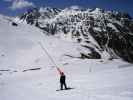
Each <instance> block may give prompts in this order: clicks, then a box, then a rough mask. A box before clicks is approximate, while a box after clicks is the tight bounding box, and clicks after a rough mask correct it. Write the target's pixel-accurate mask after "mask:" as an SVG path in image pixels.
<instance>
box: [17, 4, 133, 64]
mask: <svg viewBox="0 0 133 100" xmlns="http://www.w3.org/2000/svg"><path fill="white" fill-rule="evenodd" d="M16 19H17V21H16V22H26V23H27V24H30V25H34V26H36V27H38V28H40V29H41V30H43V32H44V34H47V35H55V36H57V35H58V36H59V37H60V38H63V39H65V40H68V41H73V42H78V43H79V44H80V45H81V47H82V48H85V49H86V51H84V52H83V51H80V56H79V58H83V59H84V58H92V59H100V58H103V57H105V55H108V58H109V59H114V58H122V59H123V60H125V61H128V62H133V19H132V17H131V16H130V15H129V14H127V13H121V12H117V11H106V10H103V9H100V8H95V9H84V8H81V7H78V6H72V7H69V8H65V9H58V8H50V7H46V8H40V9H37V8H34V9H31V10H29V11H28V12H26V13H24V14H23V15H21V16H20V17H17V18H16Z"/></svg>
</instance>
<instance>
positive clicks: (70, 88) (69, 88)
mask: <svg viewBox="0 0 133 100" xmlns="http://www.w3.org/2000/svg"><path fill="white" fill-rule="evenodd" d="M72 89H75V88H72V87H68V88H67V89H62V90H61V89H58V90H56V91H64V90H66V91H67V90H72Z"/></svg>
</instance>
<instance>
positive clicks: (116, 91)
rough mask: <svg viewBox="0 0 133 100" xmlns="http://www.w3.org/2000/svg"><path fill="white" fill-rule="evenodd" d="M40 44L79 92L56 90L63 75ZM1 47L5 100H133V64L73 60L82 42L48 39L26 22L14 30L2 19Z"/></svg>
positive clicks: (0, 95) (1, 96)
mask: <svg viewBox="0 0 133 100" xmlns="http://www.w3.org/2000/svg"><path fill="white" fill-rule="evenodd" d="M39 42H41V43H42V45H43V46H44V47H45V49H46V50H47V51H48V53H49V54H50V55H51V56H52V58H53V60H54V61H55V62H56V64H57V66H58V67H60V68H61V69H62V70H63V71H64V73H65V74H66V77H67V80H66V81H67V82H66V83H67V85H68V87H71V88H74V89H71V90H63V91H56V90H57V89H60V84H59V74H58V72H57V70H56V68H55V65H54V64H53V63H52V62H51V60H50V59H49V58H48V56H47V54H46V53H45V52H44V51H43V50H42V48H41V47H40V46H39V44H38V43H39ZM0 45H1V46H0V100H73V99H75V100H132V99H133V86H132V85H133V77H132V76H133V65H132V64H129V63H127V62H124V61H122V60H120V59H114V60H107V59H99V60H95V59H93V60H91V59H90V60H89V59H85V60H82V59H78V58H72V57H69V56H66V55H72V56H75V57H76V56H77V57H78V55H79V52H78V50H79V49H80V46H79V44H78V43H76V42H71V41H66V40H64V39H62V38H60V37H58V36H46V35H45V34H44V33H43V32H42V31H40V30H39V29H38V28H35V27H34V26H30V25H27V24H25V23H21V24H19V25H18V26H12V25H11V23H10V22H8V21H7V22H6V21H1V20H0ZM33 68H39V69H38V70H30V69H33ZM28 69H29V70H28ZM25 70H27V71H25Z"/></svg>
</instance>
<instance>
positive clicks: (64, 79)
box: [57, 68, 68, 90]
mask: <svg viewBox="0 0 133 100" xmlns="http://www.w3.org/2000/svg"><path fill="white" fill-rule="evenodd" d="M57 70H58V71H59V73H60V89H61V90H63V86H64V87H65V89H66V90H67V89H68V88H67V85H66V76H65V74H64V72H62V71H61V70H60V69H59V68H57Z"/></svg>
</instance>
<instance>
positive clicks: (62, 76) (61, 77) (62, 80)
mask: <svg viewBox="0 0 133 100" xmlns="http://www.w3.org/2000/svg"><path fill="white" fill-rule="evenodd" d="M65 80H66V76H65V75H61V76H60V82H61V83H65Z"/></svg>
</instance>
